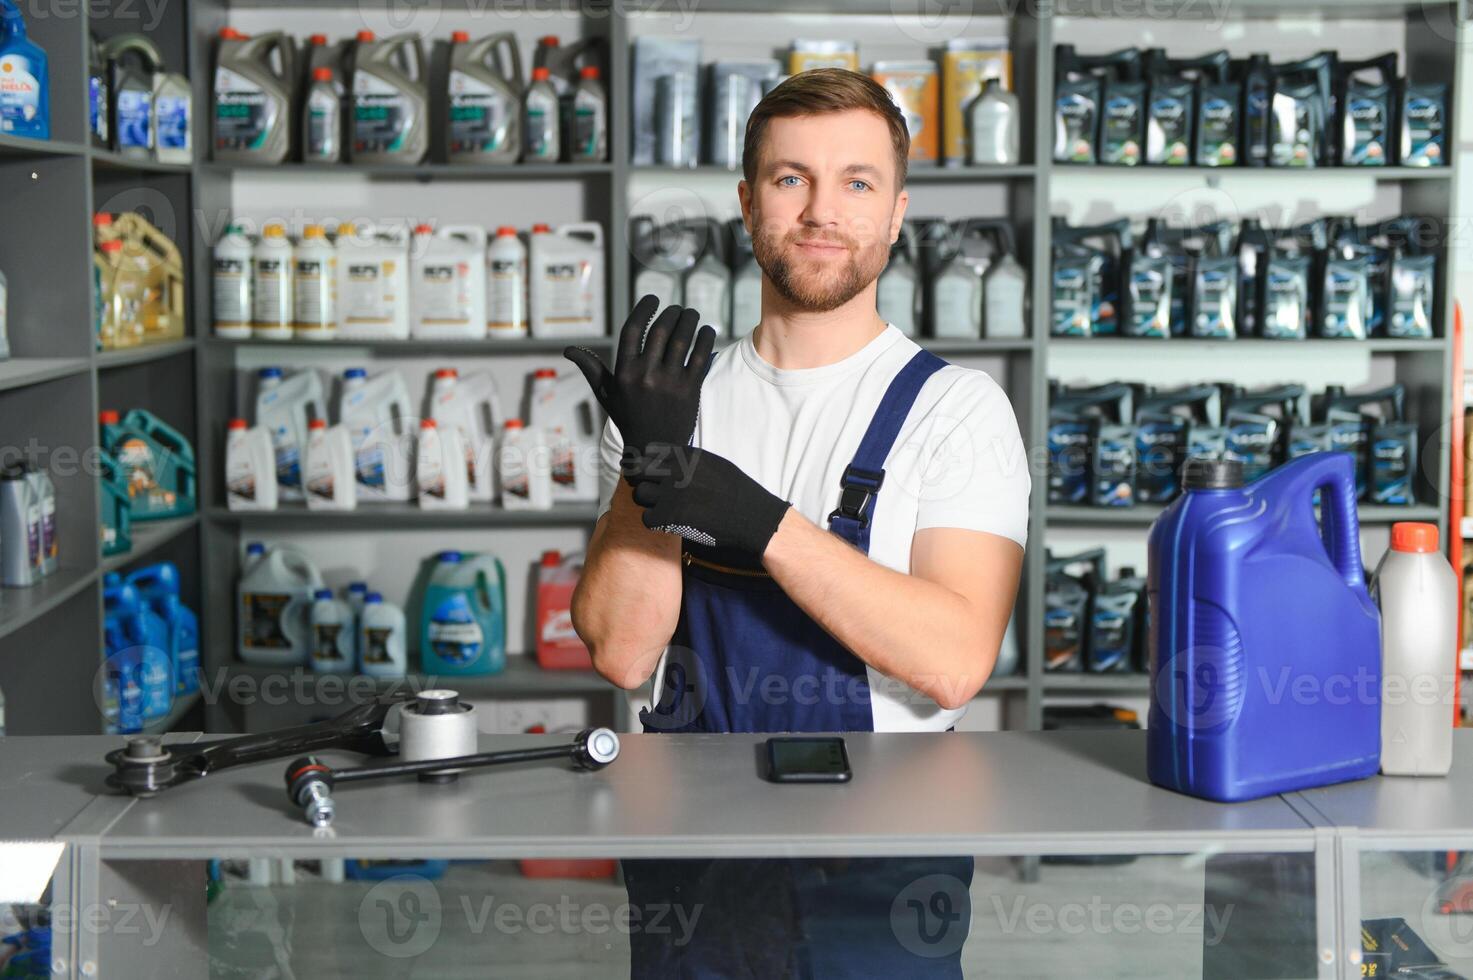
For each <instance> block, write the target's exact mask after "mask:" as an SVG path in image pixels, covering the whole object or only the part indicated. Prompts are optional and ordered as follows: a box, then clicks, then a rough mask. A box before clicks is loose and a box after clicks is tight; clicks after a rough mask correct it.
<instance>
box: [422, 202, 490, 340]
mask: <svg viewBox="0 0 1473 980" xmlns="http://www.w3.org/2000/svg"><path fill="white" fill-rule="evenodd" d="M485 255H486V231H485V229H484V228H479V227H477V226H474V225H449V226H446V227H443V228H441V229H440V230H439V231H438V232H437V231H435V230H434V229H433V228H431V227H430V226H429V225H418V226H416V227H415V229H414V244H413V258H412V260H411V263H410V266H411V268H410V287H409V300H410V332H411V333H412V334H413V335H414V336H415V337H416V338H420V339H424V340H484V339H485V337H486V275H485Z"/></svg>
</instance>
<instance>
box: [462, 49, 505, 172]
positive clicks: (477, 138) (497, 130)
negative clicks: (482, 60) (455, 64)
mask: <svg viewBox="0 0 1473 980" xmlns="http://www.w3.org/2000/svg"><path fill="white" fill-rule="evenodd" d="M515 112H516V106H515V105H514V104H513V103H512V102H510V101H509V100H508V99H507V98H506V96H505V94H504V93H503V92H502V91H501V90H500V89H498V88H496V87H495V86H492V85H489V84H487V83H486V82H483V81H481V80H480V79H479V78H474V77H472V76H470V75H467V74H466V73H465V72H463V71H460V70H459V69H451V72H450V155H451V156H456V155H458V154H462V153H496V152H498V151H501V150H508V152H513V151H512V150H511V148H510V147H509V144H510V141H511V122H512V119H513V118H514V116H513V114H514V113H515Z"/></svg>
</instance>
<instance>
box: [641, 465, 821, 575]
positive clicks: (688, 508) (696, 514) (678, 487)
mask: <svg viewBox="0 0 1473 980" xmlns="http://www.w3.org/2000/svg"><path fill="white" fill-rule="evenodd" d="M634 470H635V472H634V477H633V482H634V502H635V503H636V504H638V505H639V506H641V507H643V508H645V512H644V515H643V517H642V519H643V521H644V526H645V527H647V528H649V529H650V530H652V531H666V532H669V533H670V534H678V535H680V536H681V537H682V538H685V539H686V540H688V541H694V542H696V543H697V544H703V545H709V546H712V547H717V548H732V549H735V550H738V551H742V552H745V553H746V554H749V555H752V556H754V557H756V558H761V557H762V555H763V553H764V552H766V551H767V543H768V542H769V541H771V540H772V536H773V535H774V534H776V533H777V526H778V525H779V524H781V523H782V520H783V515H784V514H786V513H787V512H788V508H789V507H790V506H792V505H791V504H789V503H788V502H787V501H786V500H783V499H782V498H781V497H778V496H775V495H773V494H771V493H768V492H767V490H766V489H764V488H763V486H762V484H760V483H758V482H757V481H756V480H754V479H752V478H751V477H750V476H748V475H747V474H745V473H743V472H742V471H741V470H740V469H739V468H738V467H737V465H736V464H735V463H733V462H731V460H729V459H725V458H723V457H721V456H717V455H716V454H715V453H710V452H706V451H705V450H704V449H692V448H690V447H688V446H683V447H676V446H669V445H663V444H658V443H657V444H654V445H652V446H650V447H649V450H648V451H647V452H646V453H645V454H644V455H643V456H642V457H641V458H640V459H639V460H638V461H637V462H636V464H635V466H634Z"/></svg>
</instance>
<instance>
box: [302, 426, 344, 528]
mask: <svg viewBox="0 0 1473 980" xmlns="http://www.w3.org/2000/svg"><path fill="white" fill-rule="evenodd" d="M302 483H303V486H304V489H305V490H306V493H307V509H308V510H352V509H353V508H355V507H357V506H358V493H357V480H355V479H354V478H353V441H352V439H351V438H350V437H349V435H348V430H347V429H346V428H344V427H343V426H341V425H335V426H332V427H331V428H329V427H328V425H327V420H326V419H313V420H312V422H311V424H310V425H309V426H308V435H307V456H306V460H305V462H304V470H303V475H302Z"/></svg>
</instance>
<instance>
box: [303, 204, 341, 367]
mask: <svg viewBox="0 0 1473 980" xmlns="http://www.w3.org/2000/svg"><path fill="white" fill-rule="evenodd" d="M292 269H293V272H292V303H293V309H292V321H293V323H294V325H295V328H296V337H297V339H298V340H332V339H333V337H334V336H336V334H337V330H338V253H337V250H336V249H334V248H333V247H332V244H331V243H330V242H329V241H328V240H327V233H326V232H325V231H324V230H323V228H322V226H321V225H308V226H307V227H306V228H305V229H303V231H302V244H300V245H298V246H297V255H296V262H295V263H294V264H293V266H292Z"/></svg>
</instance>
